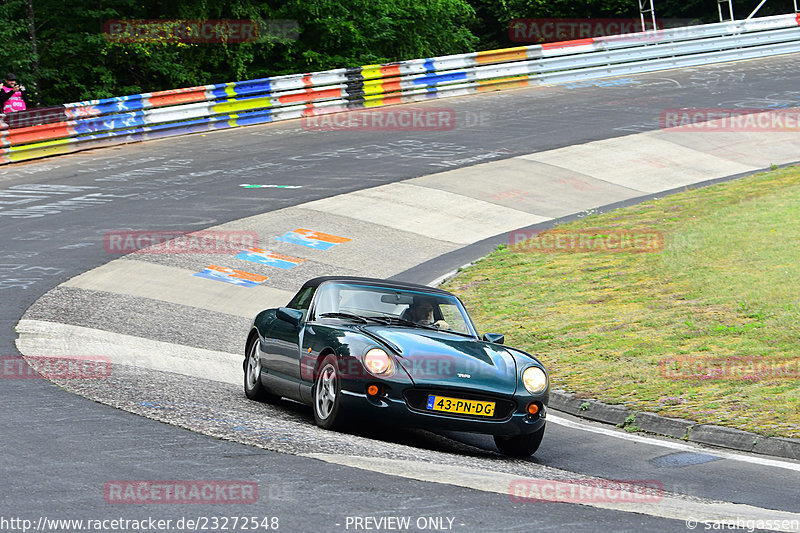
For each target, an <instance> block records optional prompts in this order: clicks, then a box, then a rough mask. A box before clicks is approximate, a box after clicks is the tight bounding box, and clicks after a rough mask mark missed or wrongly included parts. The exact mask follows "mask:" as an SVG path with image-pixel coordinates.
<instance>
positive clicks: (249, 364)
mask: <svg viewBox="0 0 800 533" xmlns="http://www.w3.org/2000/svg"><path fill="white" fill-rule="evenodd" d="M244 395H245V396H247V397H248V398H249V399H251V400H256V401H258V402H268V403H272V402H276V401H278V400H280V396H275V395H274V394H270V393H269V391H268V390H267V387H265V386H264V383H263V382H262V381H261V358H260V357H259V350H258V337H254V338H253V340H252V341H250V344H248V345H247V357H246V359H245V360H244Z"/></svg>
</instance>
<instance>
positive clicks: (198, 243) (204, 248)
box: [103, 230, 258, 254]
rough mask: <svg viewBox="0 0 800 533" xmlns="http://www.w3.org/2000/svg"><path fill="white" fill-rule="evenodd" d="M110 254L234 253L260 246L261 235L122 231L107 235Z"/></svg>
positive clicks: (242, 232)
mask: <svg viewBox="0 0 800 533" xmlns="http://www.w3.org/2000/svg"><path fill="white" fill-rule="evenodd" d="M103 247H104V248H105V250H106V252H107V253H110V254H129V253H133V252H137V253H142V254H230V253H237V252H240V251H241V250H243V249H245V248H253V247H258V233H256V232H255V231H245V230H242V231H240V230H205V231H191V232H190V231H180V230H142V231H130V230H118V231H109V232H107V233H106V234H105V235H104V236H103Z"/></svg>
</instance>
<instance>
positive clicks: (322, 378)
mask: <svg viewBox="0 0 800 533" xmlns="http://www.w3.org/2000/svg"><path fill="white" fill-rule="evenodd" d="M313 390H314V420H315V421H316V423H317V425H318V426H319V427H321V428H323V429H341V428H342V426H343V421H342V418H343V417H342V412H341V394H342V382H341V379H340V377H339V371H338V370H337V366H336V356H334V355H329V356H327V357H326V358H325V359H324V360H323V361H322V364H321V365H320V366H319V372H317V377H316V379H315V380H314V389H313Z"/></svg>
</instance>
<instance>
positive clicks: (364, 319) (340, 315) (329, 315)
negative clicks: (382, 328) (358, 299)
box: [319, 313, 388, 324]
mask: <svg viewBox="0 0 800 533" xmlns="http://www.w3.org/2000/svg"><path fill="white" fill-rule="evenodd" d="M319 316H320V317H323V318H352V319H355V320H360V321H361V322H362V323H363V324H368V323H369V321H370V320H372V321H373V322H377V323H378V324H388V322H386V321H384V320H381V319H380V318H377V317H374V316H361V315H354V314H352V313H322V314H321V315H319Z"/></svg>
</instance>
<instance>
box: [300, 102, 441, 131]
mask: <svg viewBox="0 0 800 533" xmlns="http://www.w3.org/2000/svg"><path fill="white" fill-rule="evenodd" d="M300 127H302V128H303V129H304V130H309V131H336V130H349V131H449V130H452V129H453V128H455V127H456V113H455V110H454V109H452V108H446V107H437V108H424V109H423V108H413V107H403V108H394V109H363V110H354V111H347V112H336V113H326V114H323V115H313V116H306V117H303V118H301V119H300Z"/></svg>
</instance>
